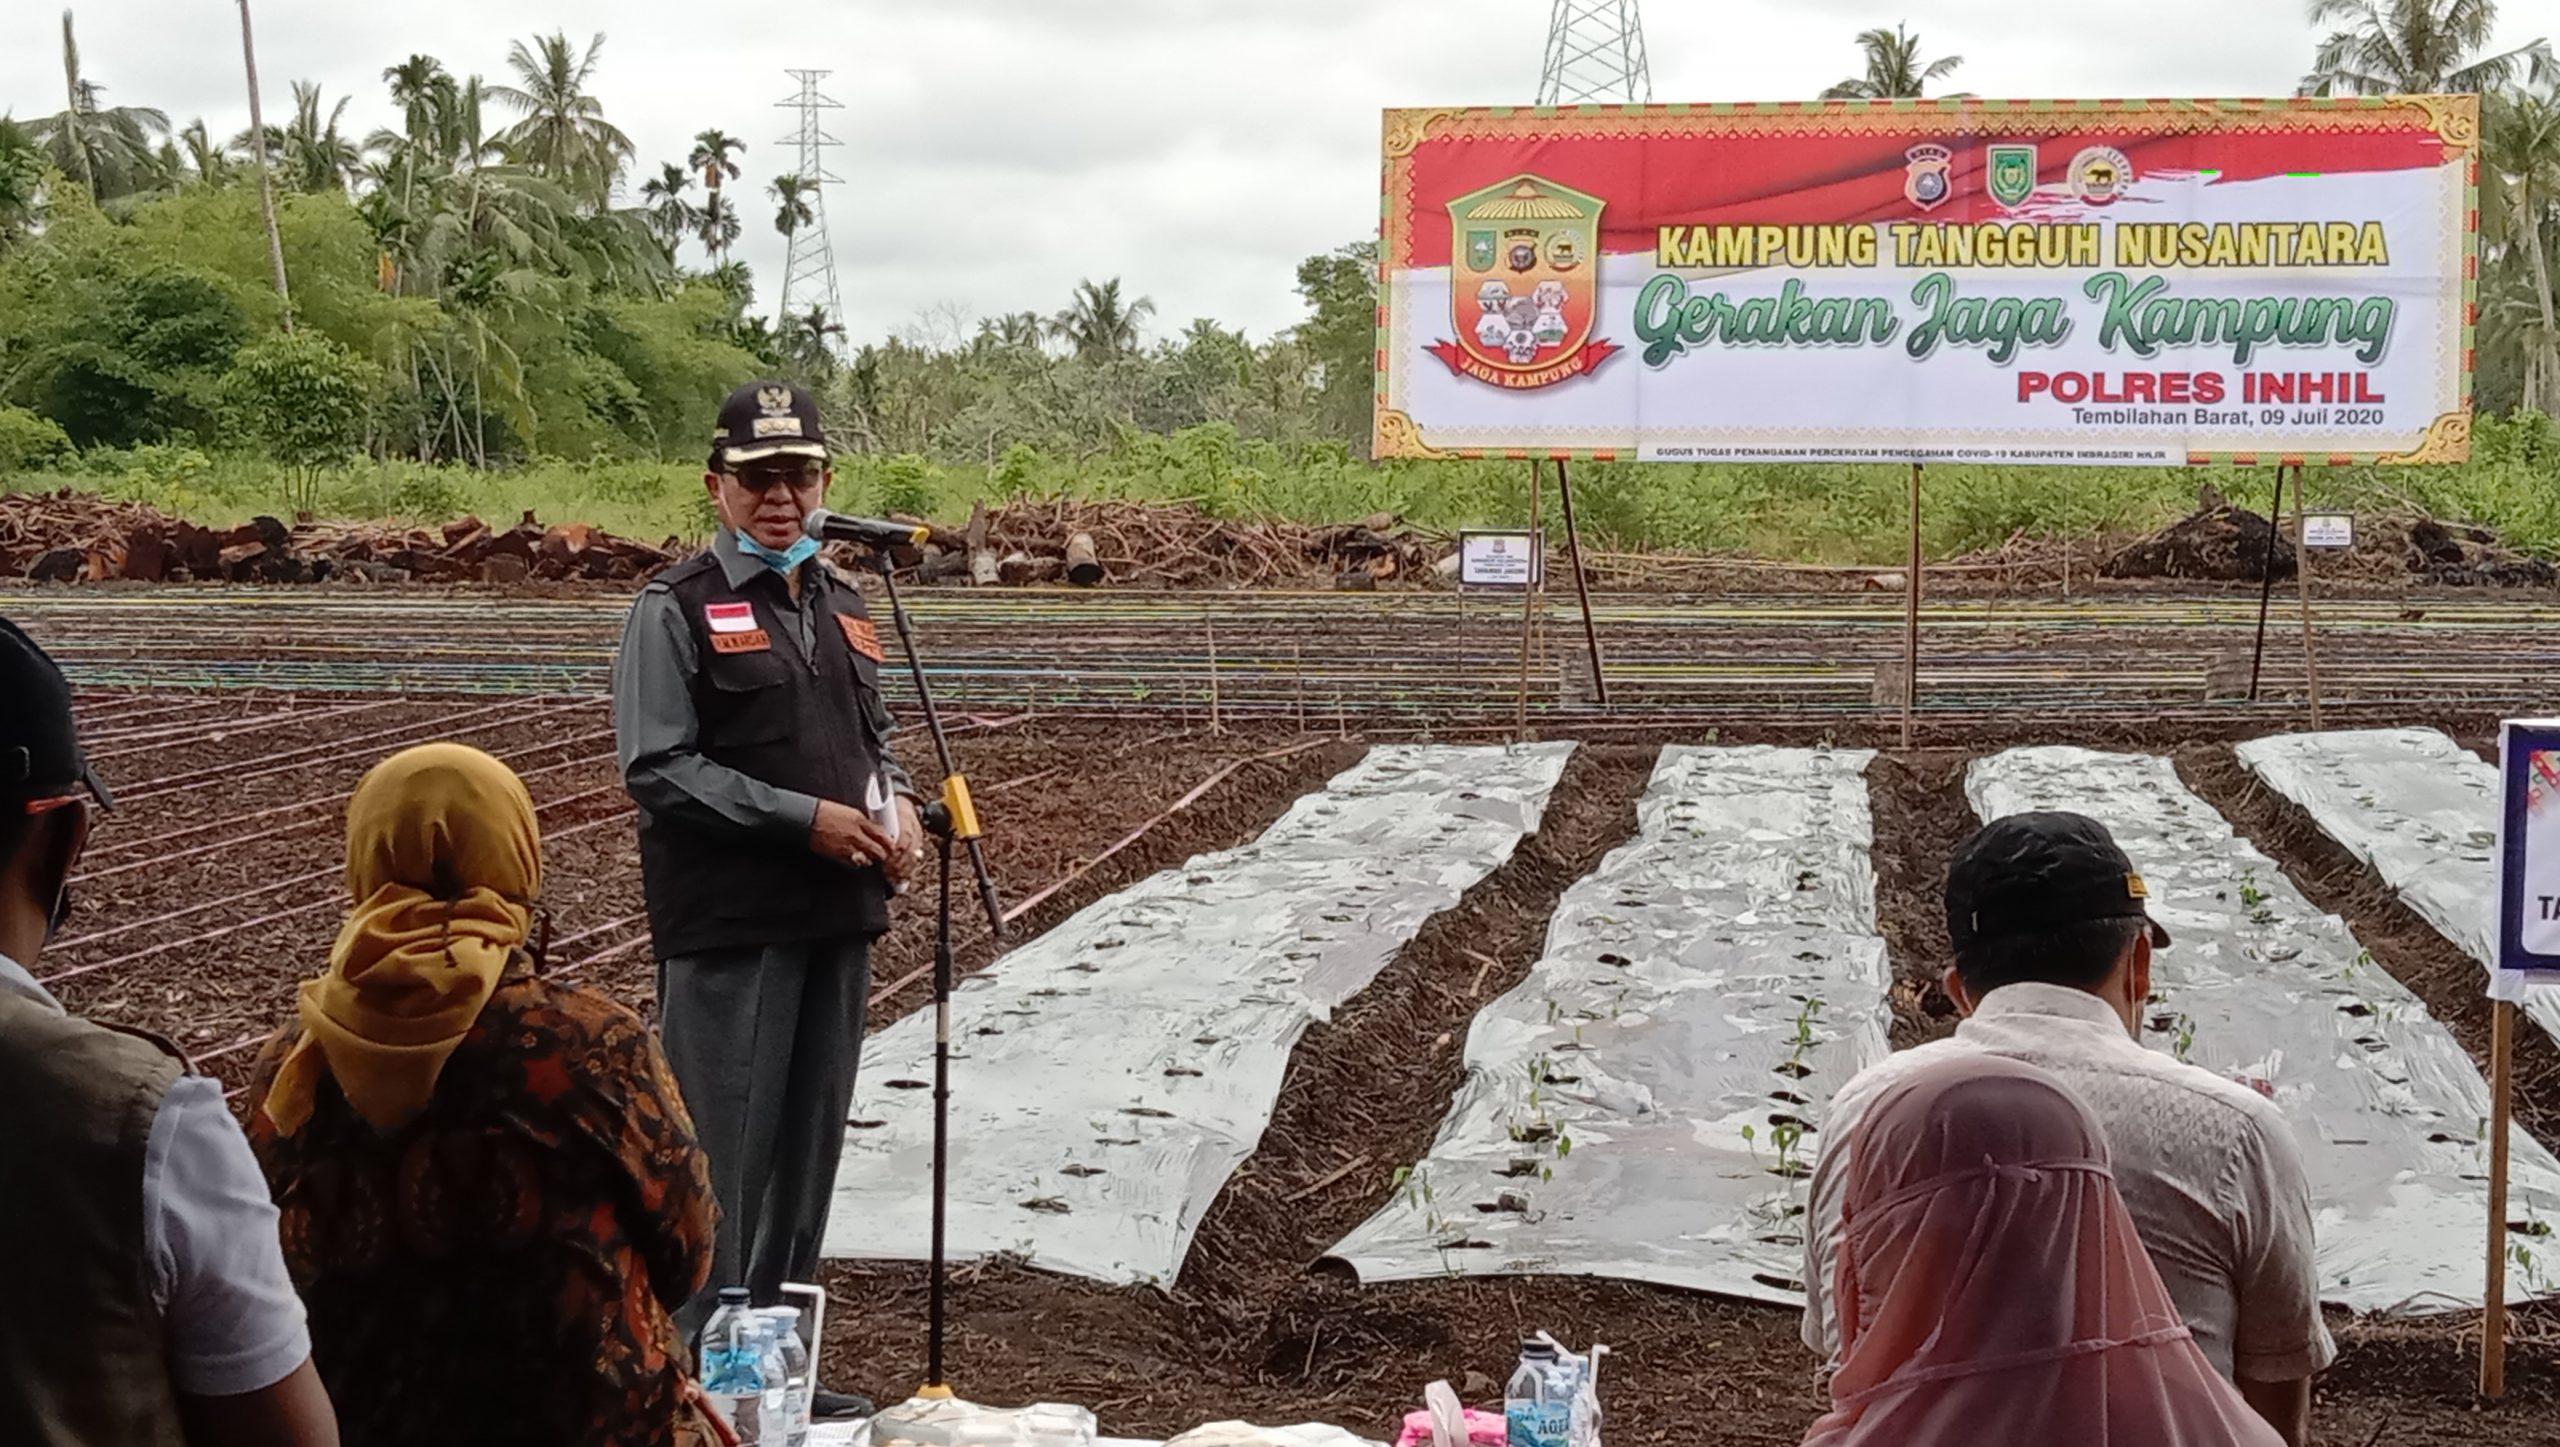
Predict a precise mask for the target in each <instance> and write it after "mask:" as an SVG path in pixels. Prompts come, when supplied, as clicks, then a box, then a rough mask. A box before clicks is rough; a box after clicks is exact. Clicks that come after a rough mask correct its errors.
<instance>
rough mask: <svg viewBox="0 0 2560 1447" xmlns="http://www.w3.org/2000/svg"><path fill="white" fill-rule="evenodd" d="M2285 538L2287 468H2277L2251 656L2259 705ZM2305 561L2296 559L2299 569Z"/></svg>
mask: <svg viewBox="0 0 2560 1447" xmlns="http://www.w3.org/2000/svg"><path fill="white" fill-rule="evenodd" d="M2283 535H2284V468H2283V467H2282V466H2281V465H2279V466H2278V467H2277V468H2276V500H2275V501H2274V502H2272V503H2269V504H2267V555H2266V557H2265V558H2264V559H2262V560H2260V562H2259V564H2258V647H2257V651H2256V652H2254V653H2252V654H2251V655H2250V656H2249V701H2250V702H2251V703H2256V702H2257V701H2258V676H2259V673H2260V671H2261V670H2262V669H2263V668H2264V667H2265V665H2266V661H2267V610H2268V608H2269V607H2271V606H2272V605H2273V604H2274V603H2275V597H2276V539H2277V538H2279V537H2282V536H2283ZM2301 565H2302V560H2301V559H2300V558H2296V559H2295V560H2294V566H2295V567H2296V568H2297V569H2299V568H2300V567H2301Z"/></svg>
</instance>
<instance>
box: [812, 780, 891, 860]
mask: <svg viewBox="0 0 2560 1447" xmlns="http://www.w3.org/2000/svg"><path fill="white" fill-rule="evenodd" d="M904 847H905V846H903V845H900V844H892V843H890V842H889V836H888V835H887V834H884V833H882V832H881V830H880V826H879V825H877V824H874V823H872V822H871V818H870V816H869V815H867V814H865V813H863V812H862V811H861V810H859V809H856V808H854V807H853V806H852V805H850V804H839V803H836V802H835V801H834V800H832V799H820V800H819V801H818V816H817V817H816V818H815V819H813V820H811V821H810V823H809V848H810V850H811V851H812V852H814V853H817V854H819V855H822V856H824V857H825V858H828V859H832V860H834V861H835V862H836V863H838V864H844V865H850V866H852V867H853V868H855V869H862V868H867V867H868V866H870V865H874V864H884V863H886V862H887V861H888V860H889V859H890V858H891V856H893V855H897V854H899V853H901V852H903V850H904ZM892 877H893V878H894V877H895V875H894V871H893V874H892Z"/></svg>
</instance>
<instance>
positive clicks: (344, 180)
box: [276, 80, 364, 194]
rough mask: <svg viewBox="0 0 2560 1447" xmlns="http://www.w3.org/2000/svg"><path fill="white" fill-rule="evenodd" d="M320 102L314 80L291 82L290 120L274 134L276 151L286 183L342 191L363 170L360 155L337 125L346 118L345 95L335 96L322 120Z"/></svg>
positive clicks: (301, 188)
mask: <svg viewBox="0 0 2560 1447" xmlns="http://www.w3.org/2000/svg"><path fill="white" fill-rule="evenodd" d="M320 103H321V95H320V86H319V83H318V82H316V81H307V80H297V81H295V82H294V83H293V122H292V124H290V125H288V126H286V127H285V129H284V134H283V136H281V137H280V138H278V141H277V143H276V152H277V153H278V154H280V155H281V156H282V157H283V160H284V177H285V184H286V185H288V186H291V187H292V188H294V189H295V190H297V191H309V192H313V193H315V194H316V193H318V192H323V191H336V192H339V193H341V194H344V192H345V191H346V189H347V187H348V185H349V184H351V183H352V182H353V181H354V179H355V178H356V177H357V176H359V175H361V174H363V172H364V157H363V155H362V154H361V153H360V152H358V151H357V149H356V147H355V143H354V142H352V141H350V140H348V139H347V138H346V136H345V135H344V134H342V133H341V132H340V131H339V129H338V123H339V122H340V121H342V120H344V119H345V118H346V114H347V98H346V97H344V96H341V97H339V98H338V103H337V105H335V106H334V107H332V108H331V109H330V111H329V117H328V119H327V120H325V121H323V120H322V119H321V118H320Z"/></svg>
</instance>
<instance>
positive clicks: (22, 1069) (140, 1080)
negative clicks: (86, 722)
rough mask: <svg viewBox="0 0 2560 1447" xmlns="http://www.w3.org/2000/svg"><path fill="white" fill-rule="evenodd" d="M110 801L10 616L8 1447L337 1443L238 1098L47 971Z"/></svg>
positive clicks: (58, 682)
mask: <svg viewBox="0 0 2560 1447" xmlns="http://www.w3.org/2000/svg"><path fill="white" fill-rule="evenodd" d="M110 803H111V800H110V797H109V795H108V791H107V788H106V786H105V785H104V784H102V783H100V782H99V780H98V777H97V775H96V774H94V773H92V772H91V771H90V768H89V764H88V760H87V758H86V756H84V755H83V754H82V752H81V749H80V742H79V737H78V734H77V731H76V730H75V728H74V727H73V724H72V718H71V689H70V687H69V685H68V684H67V683H65V682H64V680H63V676H62V671H61V669H59V668H57V667H55V665H54V662H53V660H52V659H51V658H49V657H47V656H46V655H45V652H44V650H43V649H41V648H38V647H37V646H36V645H35V643H34V642H33V641H31V640H30V639H29V638H28V637H27V635H26V634H25V633H24V632H22V631H20V630H19V629H18V627H17V625H15V624H13V623H11V622H9V621H8V620H6V619H0V1162H6V1165H5V1166H0V1238H5V1239H7V1240H9V1241H11V1242H14V1243H17V1249H15V1250H13V1251H12V1252H11V1253H10V1264H9V1269H8V1272H7V1280H8V1288H7V1290H5V1291H0V1442H7V1443H10V1444H11V1447H20V1444H24V1447H98V1444H106V1443H114V1444H117V1447H231V1444H239V1447H248V1444H252V1443H255V1444H260V1447H336V1443H337V1441H338V1427H337V1419H336V1416H335V1415H334V1414H333V1412H332V1411H331V1409H330V1405H329V1397H328V1394H327V1392H326V1391H325V1390H323V1388H322V1387H321V1384H320V1377H319V1374H318V1373H317V1372H316V1371H315V1370H314V1369H313V1367H312V1364H311V1337H310V1332H309V1329H308V1327H307V1326H306V1324H305V1321H304V1316H303V1308H302V1302H301V1300H300V1298H298V1297H296V1296H295V1295H294V1290H293V1283H292V1280H291V1278H289V1277H288V1276H287V1275H286V1273H285V1264H284V1252H283V1249H282V1246H281V1244H280V1243H279V1240H278V1238H277V1234H276V1208H275V1206H274V1205H273V1204H272V1203H271V1202H270V1201H269V1199H268V1196H267V1183H266V1179H265V1177H264V1176H263V1175H261V1174H260V1173H259V1170H258V1163H257V1161H256V1159H255V1158H254V1157H252V1156H251V1154H250V1152H249V1142H248V1140H247V1138H246V1137H245V1136H243V1135H242V1134H241V1131H240V1126H239V1124H238V1123H237V1122H235V1121H234V1120H233V1119H232V1118H231V1112H230V1111H229V1110H228V1109H227V1108H225V1106H224V1104H223V1100H222V1086H221V1083H220V1082H218V1081H215V1080H213V1079H211V1078H209V1077H206V1076H201V1075H196V1074H192V1073H191V1072H190V1071H189V1070H188V1067H187V1061H186V1057H185V1056H184V1055H183V1054H182V1053H181V1052H180V1051H179V1050H178V1048H177V1047H176V1046H174V1045H172V1044H170V1043H169V1042H167V1041H165V1040H162V1039H159V1038H158V1037H156V1036H153V1035H149V1034H147V1033H145V1032H142V1031H139V1030H133V1029H128V1028H126V1027H123V1026H117V1025H108V1024H103V1023H98V1022H94V1021H89V1020H83V1019H81V1018H79V1017H78V1016H75V1015H72V1014H69V1013H67V1012H66V1011H65V1010H64V1009H63V1007H62V1005H61V1003H60V1002H59V1001H57V1000H55V999H54V997H53V995H52V994H51V993H50V992H48V991H47V990H46V989H45V988H44V986H43V985H42V984H40V983H38V981H37V977H36V975H35V973H34V969H35V965H36V962H37V957H38V956H39V955H41V954H42V953H43V951H44V947H45V945H46V944H47V942H49V941H50V940H51V939H52V938H53V937H54V935H55V933H56V932H58V931H59V930H60V929H61V928H62V924H63V921H64V920H65V919H66V918H67V917H68V915H69V913H70V909H71V879H72V874H73V871H74V870H76V869H77V868H78V866H79V863H80V855H81V851H82V850H83V849H84V848H85V847H86V846H87V844H88V841H89V825H90V811H91V810H92V809H93V808H96V809H104V808H107V807H109V805H110Z"/></svg>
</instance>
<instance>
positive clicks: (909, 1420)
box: [871, 1397, 1097, 1447]
mask: <svg viewBox="0 0 2560 1447" xmlns="http://www.w3.org/2000/svg"><path fill="white" fill-rule="evenodd" d="M1096 1431H1097V1428H1096V1425H1095V1423H1094V1419H1093V1414H1092V1413H1091V1412H1088V1411H1086V1410H1085V1409H1084V1408H1082V1407H1069V1406H1061V1405H1059V1404H1057V1403H1055V1402H1039V1403H1035V1404H1033V1405H1031V1406H1028V1407H981V1406H979V1405H978V1404H977V1403H975V1402H963V1401H961V1400H959V1399H958V1398H956V1397H943V1398H926V1397H918V1398H914V1399H912V1400H910V1401H906V1402H901V1403H899V1404H898V1405H897V1406H894V1407H891V1408H890V1409H888V1410H887V1411H885V1412H882V1413H881V1414H880V1415H879V1416H878V1417H876V1418H873V1419H872V1424H871V1447H1093V1439H1094V1436H1095V1434H1096Z"/></svg>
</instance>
